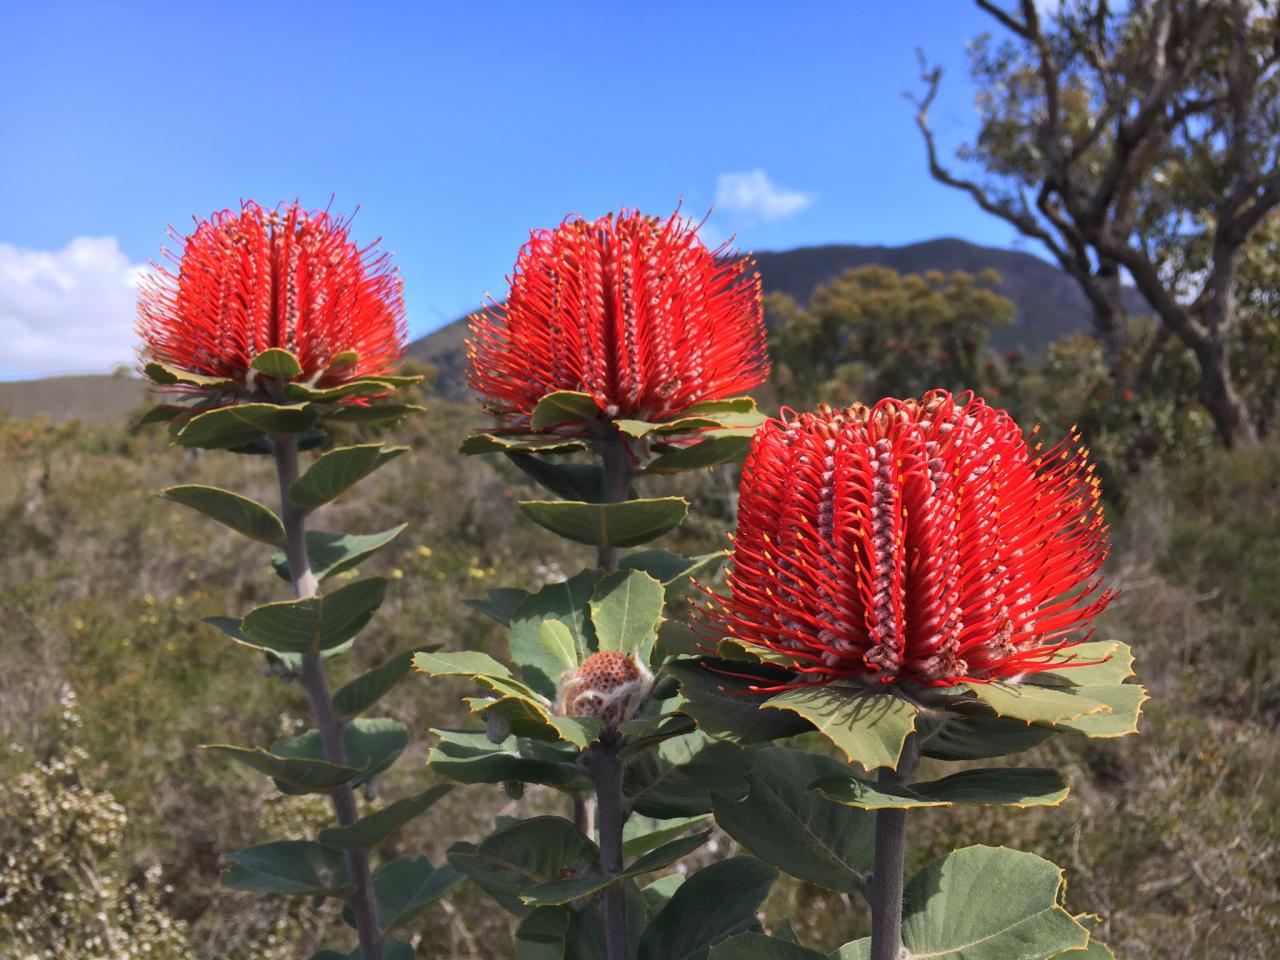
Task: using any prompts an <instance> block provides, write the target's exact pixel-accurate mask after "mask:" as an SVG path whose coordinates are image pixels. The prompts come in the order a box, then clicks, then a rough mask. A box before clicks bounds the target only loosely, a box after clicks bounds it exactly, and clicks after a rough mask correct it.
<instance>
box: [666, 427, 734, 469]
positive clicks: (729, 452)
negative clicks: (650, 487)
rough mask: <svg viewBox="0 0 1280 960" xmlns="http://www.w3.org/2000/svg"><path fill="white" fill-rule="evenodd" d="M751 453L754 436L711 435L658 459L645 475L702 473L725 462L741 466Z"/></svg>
mask: <svg viewBox="0 0 1280 960" xmlns="http://www.w3.org/2000/svg"><path fill="white" fill-rule="evenodd" d="M750 450H751V436H750V435H749V434H748V435H746V436H742V435H738V434H721V435H718V436H717V435H714V434H713V435H710V436H707V437H706V438H705V439H703V440H700V441H699V442H698V443H695V444H692V445H691V446H687V447H680V448H678V449H676V450H672V451H670V452H669V453H664V454H662V456H660V457H657V458H656V459H655V460H653V461H652V462H651V463H650V464H649V465H648V466H647V467H645V469H644V472H645V473H655V474H665V473H682V472H684V471H686V470H702V469H705V468H707V467H716V466H719V465H720V464H723V463H740V462H741V461H742V459H743V458H744V457H746V455H747V453H748V451H750Z"/></svg>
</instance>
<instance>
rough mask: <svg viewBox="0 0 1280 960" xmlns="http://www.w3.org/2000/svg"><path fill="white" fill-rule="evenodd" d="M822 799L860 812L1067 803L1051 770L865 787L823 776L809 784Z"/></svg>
mask: <svg viewBox="0 0 1280 960" xmlns="http://www.w3.org/2000/svg"><path fill="white" fill-rule="evenodd" d="M809 789H810V790H815V791H817V792H818V793H820V794H822V796H824V797H826V798H827V799H828V800H832V801H834V802H835V803H843V804H846V805H848V806H850V807H858V808H860V809H862V810H886V809H902V810H906V809H911V808H913V807H950V806H955V805H958V804H959V805H966V806H992V805H994V806H1007V807H1019V808H1026V807H1056V806H1057V805H1058V804H1060V803H1062V801H1063V800H1065V799H1066V798H1067V785H1066V783H1065V782H1064V781H1063V779H1062V775H1061V774H1060V773H1058V771H1057V770H1050V769H1047V768H1044V767H983V768H981V769H978V770H962V771H960V772H959V773H953V774H952V775H951V776H949V777H943V778H942V779H941V780H930V781H927V782H924V783H913V784H910V785H892V784H885V783H871V782H869V781H866V780H860V779H858V778H857V777H852V776H848V775H841V776H835V777H824V778H822V779H820V780H817V781H815V782H814V783H811V784H810V785H809Z"/></svg>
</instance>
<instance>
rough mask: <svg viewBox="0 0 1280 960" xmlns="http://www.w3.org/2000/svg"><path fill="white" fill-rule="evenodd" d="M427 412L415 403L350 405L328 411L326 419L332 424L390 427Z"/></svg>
mask: <svg viewBox="0 0 1280 960" xmlns="http://www.w3.org/2000/svg"><path fill="white" fill-rule="evenodd" d="M426 411H427V408H426V407H421V406H418V405H417V404H415V403H378V404H371V405H369V406H367V407H357V406H350V405H348V406H344V407H338V408H337V409H336V410H330V411H327V412H326V413H325V414H324V419H325V420H328V421H330V422H331V423H357V424H364V425H389V424H393V423H398V422H399V421H401V420H403V419H404V418H405V417H407V416H409V415H410V414H412V413H426Z"/></svg>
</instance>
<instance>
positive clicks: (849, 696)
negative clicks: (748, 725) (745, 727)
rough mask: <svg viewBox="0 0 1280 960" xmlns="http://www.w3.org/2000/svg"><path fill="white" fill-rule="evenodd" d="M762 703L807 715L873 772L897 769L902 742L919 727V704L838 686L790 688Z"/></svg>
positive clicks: (845, 751)
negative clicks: (883, 769)
mask: <svg viewBox="0 0 1280 960" xmlns="http://www.w3.org/2000/svg"><path fill="white" fill-rule="evenodd" d="M763 706H764V708H765V709H767V710H790V711H792V712H793V713H797V714H799V715H800V716H802V717H804V718H805V719H806V720H808V721H809V722H810V723H812V724H813V726H814V728H815V729H817V731H818V732H819V733H821V734H822V735H823V736H824V737H826V738H827V739H828V740H830V741H831V742H832V743H834V744H835V745H836V746H837V747H839V748H840V751H841V752H842V753H843V754H844V755H845V756H846V757H847V758H848V759H849V762H850V763H857V764H859V765H861V766H862V767H863V768H865V769H866V770H868V771H871V770H877V769H879V768H881V767H890V768H895V767H897V765H898V758H899V757H901V756H902V747H903V744H905V743H906V740H907V737H908V736H910V735H911V732H912V731H913V730H915V725H916V708H915V707H914V706H912V705H911V704H910V703H908V702H907V701H905V700H903V699H901V698H899V697H895V696H894V695H892V694H888V693H867V692H864V691H862V690H858V689H856V688H852V687H844V686H840V685H838V684H825V685H822V686H813V687H800V688H798V689H796V690H788V691H786V692H785V693H779V694H776V695H774V696H772V697H770V698H769V699H768V700H766V701H765V702H764V704H763Z"/></svg>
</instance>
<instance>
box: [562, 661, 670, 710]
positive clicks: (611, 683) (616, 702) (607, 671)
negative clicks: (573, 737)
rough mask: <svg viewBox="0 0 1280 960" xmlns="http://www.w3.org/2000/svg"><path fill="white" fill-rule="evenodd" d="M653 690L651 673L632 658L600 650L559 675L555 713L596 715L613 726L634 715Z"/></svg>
mask: <svg viewBox="0 0 1280 960" xmlns="http://www.w3.org/2000/svg"><path fill="white" fill-rule="evenodd" d="M652 689H653V677H652V675H651V674H650V673H649V671H648V670H647V669H645V667H644V665H643V664H641V663H639V662H638V661H637V660H636V659H635V658H634V657H629V656H627V655H626V654H625V653H622V652H620V651H618V650H601V651H599V652H598V653H593V654H591V656H589V657H587V659H586V660H584V661H582V664H581V666H579V667H578V668H577V669H576V670H568V671H566V672H565V673H564V675H563V676H561V677H560V689H559V696H558V697H557V698H556V712H557V713H558V714H559V715H560V716H562V717H599V718H600V720H601V722H602V723H603V724H604V725H605V726H606V727H608V728H610V729H613V728H615V727H617V726H618V724H620V723H623V722H624V721H627V720H630V719H631V718H632V717H634V716H635V715H636V713H637V712H638V711H639V709H640V707H641V706H643V705H644V702H645V700H646V699H648V697H649V691H651V690H652Z"/></svg>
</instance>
